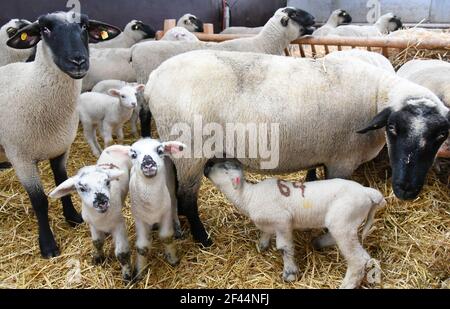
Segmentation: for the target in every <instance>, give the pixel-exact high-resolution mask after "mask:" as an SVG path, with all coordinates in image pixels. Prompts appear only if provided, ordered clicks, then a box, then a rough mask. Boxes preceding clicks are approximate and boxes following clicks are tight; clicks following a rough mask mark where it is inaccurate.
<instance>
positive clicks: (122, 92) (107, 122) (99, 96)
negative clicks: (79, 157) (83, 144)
mask: <svg viewBox="0 0 450 309" xmlns="http://www.w3.org/2000/svg"><path fill="white" fill-rule="evenodd" d="M144 87H145V86H144V85H137V86H135V87H132V86H128V85H126V86H124V87H122V88H120V89H109V90H108V94H109V95H108V94H103V93H98V92H85V93H83V94H81V95H80V98H79V99H78V112H79V114H80V120H81V123H82V124H83V133H84V136H85V138H86V140H87V142H88V144H89V146H90V147H91V150H92V153H93V154H94V155H95V156H97V157H98V156H99V155H100V153H101V147H100V145H99V144H98V142H97V136H96V131H97V127H99V126H100V128H101V133H102V137H103V140H104V143H105V147H108V146H109V145H111V143H112V142H113V138H112V134H113V132H115V133H116V135H117V137H118V139H119V143H121V142H123V125H124V123H125V122H127V121H128V120H130V118H131V115H132V114H133V111H134V109H135V108H136V107H137V99H136V93H137V92H142V91H144Z"/></svg>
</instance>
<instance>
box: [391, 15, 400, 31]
mask: <svg viewBox="0 0 450 309" xmlns="http://www.w3.org/2000/svg"><path fill="white" fill-rule="evenodd" d="M402 27H403V23H402V21H401V20H400V18H399V17H397V16H394V17H392V18H391V19H390V20H389V32H393V31H397V30H398V29H400V28H402Z"/></svg>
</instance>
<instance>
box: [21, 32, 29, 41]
mask: <svg viewBox="0 0 450 309" xmlns="http://www.w3.org/2000/svg"><path fill="white" fill-rule="evenodd" d="M20 39H21V40H22V41H26V40H27V39H28V34H26V33H25V32H23V33H22V34H21V35H20Z"/></svg>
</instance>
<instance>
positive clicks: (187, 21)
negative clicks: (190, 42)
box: [177, 13, 203, 32]
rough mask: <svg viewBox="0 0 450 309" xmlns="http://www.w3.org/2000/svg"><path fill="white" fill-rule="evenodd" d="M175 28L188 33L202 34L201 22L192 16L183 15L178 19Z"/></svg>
mask: <svg viewBox="0 0 450 309" xmlns="http://www.w3.org/2000/svg"><path fill="white" fill-rule="evenodd" d="M177 27H183V28H185V29H186V30H187V31H189V32H203V22H202V21H201V20H200V19H198V18H197V16H195V15H192V14H189V13H187V14H184V15H183V16H181V17H180V19H178V22H177Z"/></svg>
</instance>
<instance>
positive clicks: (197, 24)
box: [189, 16, 203, 32]
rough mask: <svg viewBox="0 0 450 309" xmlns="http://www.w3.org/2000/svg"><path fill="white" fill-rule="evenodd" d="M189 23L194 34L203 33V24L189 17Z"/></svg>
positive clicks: (195, 18)
mask: <svg viewBox="0 0 450 309" xmlns="http://www.w3.org/2000/svg"><path fill="white" fill-rule="evenodd" d="M189 21H190V22H191V24H192V25H194V28H195V32H203V22H202V21H201V20H200V19H198V18H197V17H194V16H190V17H189Z"/></svg>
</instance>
